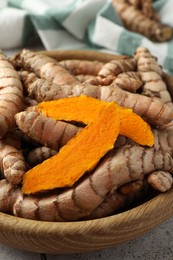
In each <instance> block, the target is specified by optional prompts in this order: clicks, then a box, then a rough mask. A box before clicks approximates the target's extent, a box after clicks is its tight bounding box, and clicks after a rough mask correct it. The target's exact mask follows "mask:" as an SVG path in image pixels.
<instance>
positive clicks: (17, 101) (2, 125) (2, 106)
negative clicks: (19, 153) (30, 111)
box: [0, 52, 24, 138]
mask: <svg viewBox="0 0 173 260" xmlns="http://www.w3.org/2000/svg"><path fill="white" fill-rule="evenodd" d="M0 86H1V88H0V138H2V137H3V136H4V134H5V133H6V132H7V131H8V129H10V128H12V127H14V126H15V120H14V115H15V114H16V113H18V112H19V111H21V110H22V109H23V108H24V103H23V87H22V84H21V81H20V77H19V75H18V73H17V71H15V69H14V68H13V66H12V64H11V63H10V62H9V61H8V59H7V57H6V56H5V54H3V53H2V52H1V53H0Z"/></svg>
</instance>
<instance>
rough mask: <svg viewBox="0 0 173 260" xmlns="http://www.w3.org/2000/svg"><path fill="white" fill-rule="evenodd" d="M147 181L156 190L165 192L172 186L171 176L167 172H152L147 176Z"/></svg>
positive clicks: (172, 178)
mask: <svg viewBox="0 0 173 260" xmlns="http://www.w3.org/2000/svg"><path fill="white" fill-rule="evenodd" d="M147 182H148V183H149V184H150V185H151V186H152V187H153V188H154V189H156V190H158V191H160V192H165V191H167V190H169V189H170V188H171V187H172V184H173V177H172V175H171V174H170V173H169V172H164V171H157V172H152V173H151V174H149V176H148V177H147Z"/></svg>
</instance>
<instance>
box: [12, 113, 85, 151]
mask: <svg viewBox="0 0 173 260" xmlns="http://www.w3.org/2000/svg"><path fill="white" fill-rule="evenodd" d="M15 119H16V123H17V125H18V126H19V128H20V129H21V130H22V132H24V133H25V134H27V136H29V137H30V138H32V139H34V140H36V141H38V142H39V143H41V144H42V145H44V146H47V147H49V148H52V149H54V150H56V151H58V150H59V148H60V147H62V146H64V145H65V144H66V143H67V142H68V141H69V140H70V139H72V138H73V137H74V135H75V134H76V133H77V132H79V131H80V130H81V129H82V128H80V127H78V126H75V125H72V124H70V123H66V122H62V121H56V120H55V119H52V118H47V117H46V116H44V115H43V114H42V113H40V112H38V111H32V110H31V111H30V110H28V111H23V112H20V113H17V114H16V115H15ZM38 129H39V131H38Z"/></svg>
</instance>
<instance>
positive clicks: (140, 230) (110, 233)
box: [0, 51, 173, 254]
mask: <svg viewBox="0 0 173 260" xmlns="http://www.w3.org/2000/svg"><path fill="white" fill-rule="evenodd" d="M45 53H46V54H47V55H49V56H52V57H54V58H56V59H57V60H62V59H67V58H68V59H72V58H76V59H79V58H80V59H88V60H100V61H105V62H106V61H108V60H111V59H119V58H122V56H115V55H111V54H105V53H99V52H95V51H56V52H55V51H50V52H45ZM165 77H166V80H167V83H168V87H169V90H170V92H171V95H172V96H173V79H172V77H170V76H168V75H166V76H165ZM172 214H173V189H171V190H170V191H168V192H166V193H162V194H159V195H157V196H156V197H154V198H152V199H150V200H149V201H147V202H145V203H143V204H141V205H140V206H137V207H135V208H133V209H130V210H127V211H125V212H123V213H119V214H116V215H113V216H110V217H105V218H101V219H96V220H87V221H77V222H46V221H34V220H29V219H22V218H19V217H14V216H10V215H7V214H3V213H0V243H2V244H5V245H8V246H11V247H15V248H18V249H22V250H27V251H32V252H41V253H51V254H59V253H61V254H65V253H66V254H67V253H77V252H90V251H95V250H99V249H103V248H107V247H111V246H115V245H117V244H120V243H123V242H126V241H129V240H131V239H134V238H136V237H138V236H140V235H142V234H144V233H146V232H148V231H149V230H151V229H153V228H154V227H156V226H158V225H159V224H161V223H162V222H163V221H165V220H166V219H168V218H169V217H170V216H171V215H172Z"/></svg>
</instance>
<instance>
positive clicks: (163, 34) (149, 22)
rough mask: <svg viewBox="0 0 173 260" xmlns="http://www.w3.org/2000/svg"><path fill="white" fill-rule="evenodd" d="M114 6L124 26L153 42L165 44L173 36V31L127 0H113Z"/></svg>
mask: <svg viewBox="0 0 173 260" xmlns="http://www.w3.org/2000/svg"><path fill="white" fill-rule="evenodd" d="M112 4H113V7H114V9H115V10H116V12H117V13H118V15H119V17H120V19H121V20H122V22H123V24H124V26H125V27H126V28H127V29H128V30H130V31H133V32H137V33H139V34H142V35H144V36H146V37H147V38H149V39H150V40H152V41H156V42H164V41H168V40H170V39H171V38H172V36H173V30H172V28H171V27H169V26H167V25H163V24H162V23H160V22H159V21H157V20H155V19H150V18H148V17H147V16H146V15H145V14H144V13H143V12H142V11H141V10H139V9H137V8H135V6H134V5H130V4H129V3H127V2H126V1H125V0H112Z"/></svg>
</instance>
